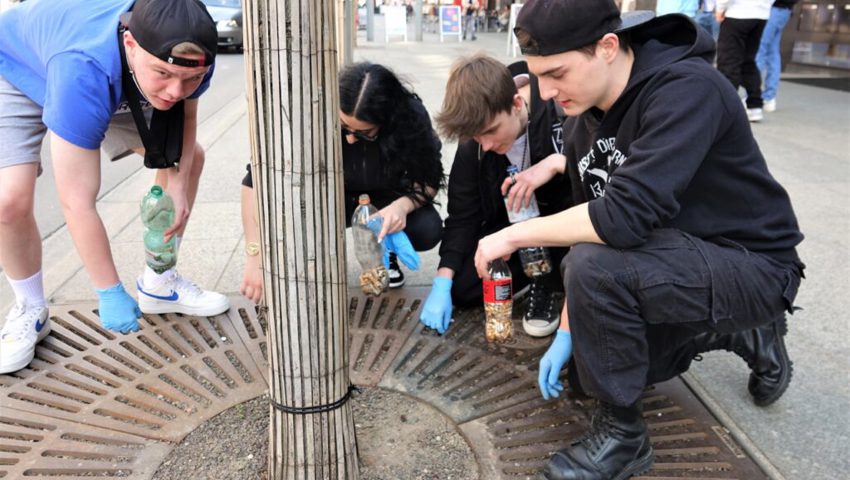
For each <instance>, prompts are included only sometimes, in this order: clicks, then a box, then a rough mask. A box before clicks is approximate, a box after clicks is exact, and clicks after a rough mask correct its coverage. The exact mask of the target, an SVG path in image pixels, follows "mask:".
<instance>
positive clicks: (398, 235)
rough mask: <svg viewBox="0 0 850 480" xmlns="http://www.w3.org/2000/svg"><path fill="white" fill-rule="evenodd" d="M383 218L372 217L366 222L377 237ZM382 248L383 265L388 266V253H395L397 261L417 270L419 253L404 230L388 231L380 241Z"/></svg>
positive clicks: (367, 226)
mask: <svg viewBox="0 0 850 480" xmlns="http://www.w3.org/2000/svg"><path fill="white" fill-rule="evenodd" d="M383 220H384V219H383V218H381V217H372V218H370V219H369V221H368V222H367V223H366V228H368V229H369V230H371V231H372V233H374V234H375V236H376V237H377V236H378V234H380V233H381V224H382V223H383ZM381 246H382V247H383V248H384V266H385V267H387V268H390V253H395V254H396V255H397V256H398V259H399V261H401V263H403V264H404V265H405V266H406V267H407V268H409V269H411V270H419V254H418V253H416V250H414V249H413V245H412V244H411V243H410V239H409V238H407V234H406V233H404V231H400V232H395V233H388V234H387V235H385V236H384V240H383V241H382V242H381Z"/></svg>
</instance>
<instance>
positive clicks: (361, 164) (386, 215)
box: [241, 62, 445, 301]
mask: <svg viewBox="0 0 850 480" xmlns="http://www.w3.org/2000/svg"><path fill="white" fill-rule="evenodd" d="M339 104H340V112H339V117H340V127H341V129H342V131H341V135H342V137H343V139H342V163H343V170H344V183H345V209H346V210H345V211H346V226H348V225H349V222H350V221H351V216H352V214H353V213H354V209H355V208H356V206H357V199H358V197H359V196H360V195H361V194H363V193H366V194H368V195H369V197H370V199H371V201H372V204H373V205H374V206H375V207H376V208H377V209H378V210H379V215H380V216H381V217H383V225H382V230H381V232H380V234H379V235H378V238H379V239H383V237H384V236H386V235H388V234H391V233H395V232H399V231H402V230H403V231H404V232H405V233H406V234H407V236H408V238H409V239H410V243H411V244H412V245H413V248H414V249H415V250H417V251H425V250H430V249H432V248H434V247H435V246H436V245H437V244H438V243H439V242H440V239H441V238H442V232H443V222H442V219H441V218H440V214H439V213H438V212H437V209H436V208H434V204H433V199H434V196H435V195H436V194H437V192H438V191H439V190H440V189H441V188H443V187H444V186H445V178H444V175H443V164H442V162H441V161H440V158H441V153H440V149H441V147H442V144H441V142H440V139H439V137H438V136H437V133H436V132H435V131H434V128H433V127H432V126H431V119H430V117H429V116H428V111H427V110H426V109H425V106H424V105H423V104H422V100H421V99H420V98H419V96H417V95H416V94H415V93H413V92H412V91H410V89H408V88H407V87H406V86H405V85H404V84H403V83H402V82H401V81H400V80H399V78H398V77H397V76H396V75H395V74H394V73H393V72H391V71H390V70H389V69H387V68H386V67H384V66H382V65H378V64H375V63H370V62H360V63H355V64H352V65H349V66H347V67H345V68H344V69H343V70H342V71H341V72H340V76H339ZM242 184H243V185H245V186H246V187H249V188H250V187H251V186H252V184H251V179H250V170H249V172H248V175H246V176H245V179H244V180H243V181H242ZM243 190H245V189H243ZM242 198H243V203H245V202H246V201H252V199H253V194H252V193H250V191H247V193H246V192H243V196H242ZM251 212H253V208H252V207H249V208H245V205H243V217H245V216H246V215H248V216H250V215H253V214H252V213H251ZM251 223H253V221H251V219H250V218H248V219H247V221H246V218H243V225H244V227H245V232H246V239H245V240H246V242H247V243H254V242H255V241H256V234H255V232H256V226H252V225H251ZM249 233H252V235H249ZM250 236H253V237H254V239H253V240H252V239H251V238H248V237H250ZM255 251H257V249H250V250H249V253H248V254H249V256H248V261H247V262H246V266H245V273H244V276H243V280H242V286H241V291H242V293H243V294H244V295H245V296H246V297H248V298H251V299H252V300H254V301H258V300H259V299H260V298H261V297H262V275H261V273H262V272H260V271H259V259H258V258H256V254H255V253H254V252H255ZM252 253H254V255H251V254H252ZM252 263H256V265H255V266H252ZM389 277H390V287H393V288H397V287H400V286H402V285H403V284H404V275H403V274H402V272H401V269H400V268H399V265H398V260H397V259H396V256H395V255H394V254H390V267H389Z"/></svg>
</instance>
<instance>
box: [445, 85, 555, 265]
mask: <svg viewBox="0 0 850 480" xmlns="http://www.w3.org/2000/svg"><path fill="white" fill-rule="evenodd" d="M530 108H531V120H530V123H529V126H528V132H529V136H530V137H531V138H530V139H529V153H530V157H531V164H532V165H534V164H536V163H538V162H540V161H541V160H543V159H544V158H546V157H548V156H549V155H551V154H553V153H560V152H561V150H562V148H563V129H562V117H561V116H560V115H559V109H558V107H557V106H556V105H555V104H554V103H553V102H552V101H548V102H543V101H542V100H541V99H540V92H539V90H538V87H537V79H536V78H535V77H534V76H531V105H530ZM509 165H510V161H509V160H508V158H507V157H506V156H505V155H499V154H497V153H494V152H482V151H481V149H480V146H479V145H478V142H476V141H474V140H468V141H466V142H464V143H462V144H461V145H459V146H458V149H457V153H456V154H455V159H454V163H453V164H452V170H451V174H450V175H449V190H448V197H449V201H448V205H447V209H448V217H446V220H445V225H444V230H443V241H442V244H440V267H441V268H442V267H449V268H451V269H452V270H454V271H455V272H457V271H459V270H460V268H461V266H462V265H463V262H464V260H465V259H466V258H468V257H470V256H472V255H474V254H475V249H476V248H477V246H478V240H479V239H481V238H482V237H484V236H485V235H489V234H491V233H493V232H496V231H498V230H501V229H502V228H505V227H507V226H508V225H510V222H509V221H508V212H507V210H506V209H505V202H504V199H503V198H502V192H501V191H500V187H501V185H502V182H503V181H504V180H505V178H506V177H507V168H508V166H509ZM535 197H536V198H537V204H538V206H539V207H540V214H541V215H551V214H553V213H557V212H560V211H562V210H565V209H567V208H568V207H569V206H570V205H571V195H570V184H569V181H567V180H566V177H565V176H563V175H557V176H555V178H553V179H552V180H550V181H549V182H548V183H547V184H546V185H543V186H542V187H540V188H539V189H537V191H535Z"/></svg>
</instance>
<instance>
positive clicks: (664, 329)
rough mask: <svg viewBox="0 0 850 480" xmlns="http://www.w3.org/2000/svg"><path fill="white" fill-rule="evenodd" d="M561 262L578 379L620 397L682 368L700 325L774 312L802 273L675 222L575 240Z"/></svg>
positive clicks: (609, 398)
mask: <svg viewBox="0 0 850 480" xmlns="http://www.w3.org/2000/svg"><path fill="white" fill-rule="evenodd" d="M562 268H563V277H564V288H565V292H566V295H567V299H568V302H567V308H568V310H569V323H570V330H571V331H572V336H573V348H574V350H573V355H574V358H575V361H576V367H577V369H578V374H579V375H578V376H579V379H580V380H581V385H582V387H583V388H584V391H585V392H587V393H588V394H589V395H590V396H592V397H594V398H597V399H599V400H602V401H604V402H607V403H611V404H614V405H619V406H627V405H632V404H633V403H634V402H635V401H636V400H637V399H638V398H640V396H641V394H642V393H643V391H644V389H645V388H646V386H648V385H651V384H653V383H658V382H662V381H664V380H668V379H670V378H673V377H674V376H676V375H678V374H680V373H682V372H684V371H686V370H687V369H688V367H689V366H690V363H691V361H692V360H693V358H694V355H695V354H696V353H697V345H696V343H695V342H694V337H696V336H697V335H699V334H700V333H705V332H714V333H721V334H726V333H733V332H739V331H744V330H749V329H753V328H756V327H759V326H763V325H769V324H771V323H772V322H775V321H777V320H780V319H782V317H783V315H784V314H785V312H786V311H790V310H791V309H792V307H793V302H794V298H795V297H796V295H797V289H798V287H799V286H800V278H801V276H802V273H803V270H802V269H803V264H802V263H800V262H791V263H787V264H786V263H781V262H779V261H777V260H775V259H773V258H771V257H768V256H767V255H764V254H760V253H755V252H752V251H749V250H747V249H746V248H744V247H743V246H741V245H739V244H737V243H735V242H732V241H729V240H724V239H723V238H720V237H716V240H715V241H707V240H702V239H699V238H696V237H694V236H692V235H689V234H687V233H684V232H681V231H679V230H674V229H662V230H656V231H655V232H653V233H652V234H650V236H649V238H647V240H646V243H644V244H643V245H641V246H639V247H636V248H632V249H616V248H612V247H609V246H605V245H597V244H593V243H580V244H578V245H574V246H573V247H572V248H571V249H570V252H569V253H568V254H567V256H566V257H564V261H563V264H562Z"/></svg>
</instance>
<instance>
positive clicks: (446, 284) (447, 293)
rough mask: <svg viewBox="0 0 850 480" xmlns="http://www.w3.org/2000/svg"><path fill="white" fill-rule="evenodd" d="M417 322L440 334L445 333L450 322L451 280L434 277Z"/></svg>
mask: <svg viewBox="0 0 850 480" xmlns="http://www.w3.org/2000/svg"><path fill="white" fill-rule="evenodd" d="M419 321H420V322H422V323H424V324H425V326H427V327H430V328H433V329H434V330H436V331H437V332H439V333H440V334H443V333H446V330H448V328H449V323H451V322H453V321H454V320H452V279H451V278H446V277H434V285H433V286H432V287H431V293H429V294H428V298H427V299H426V300H425V305H423V306H422V313H421V314H419Z"/></svg>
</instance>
